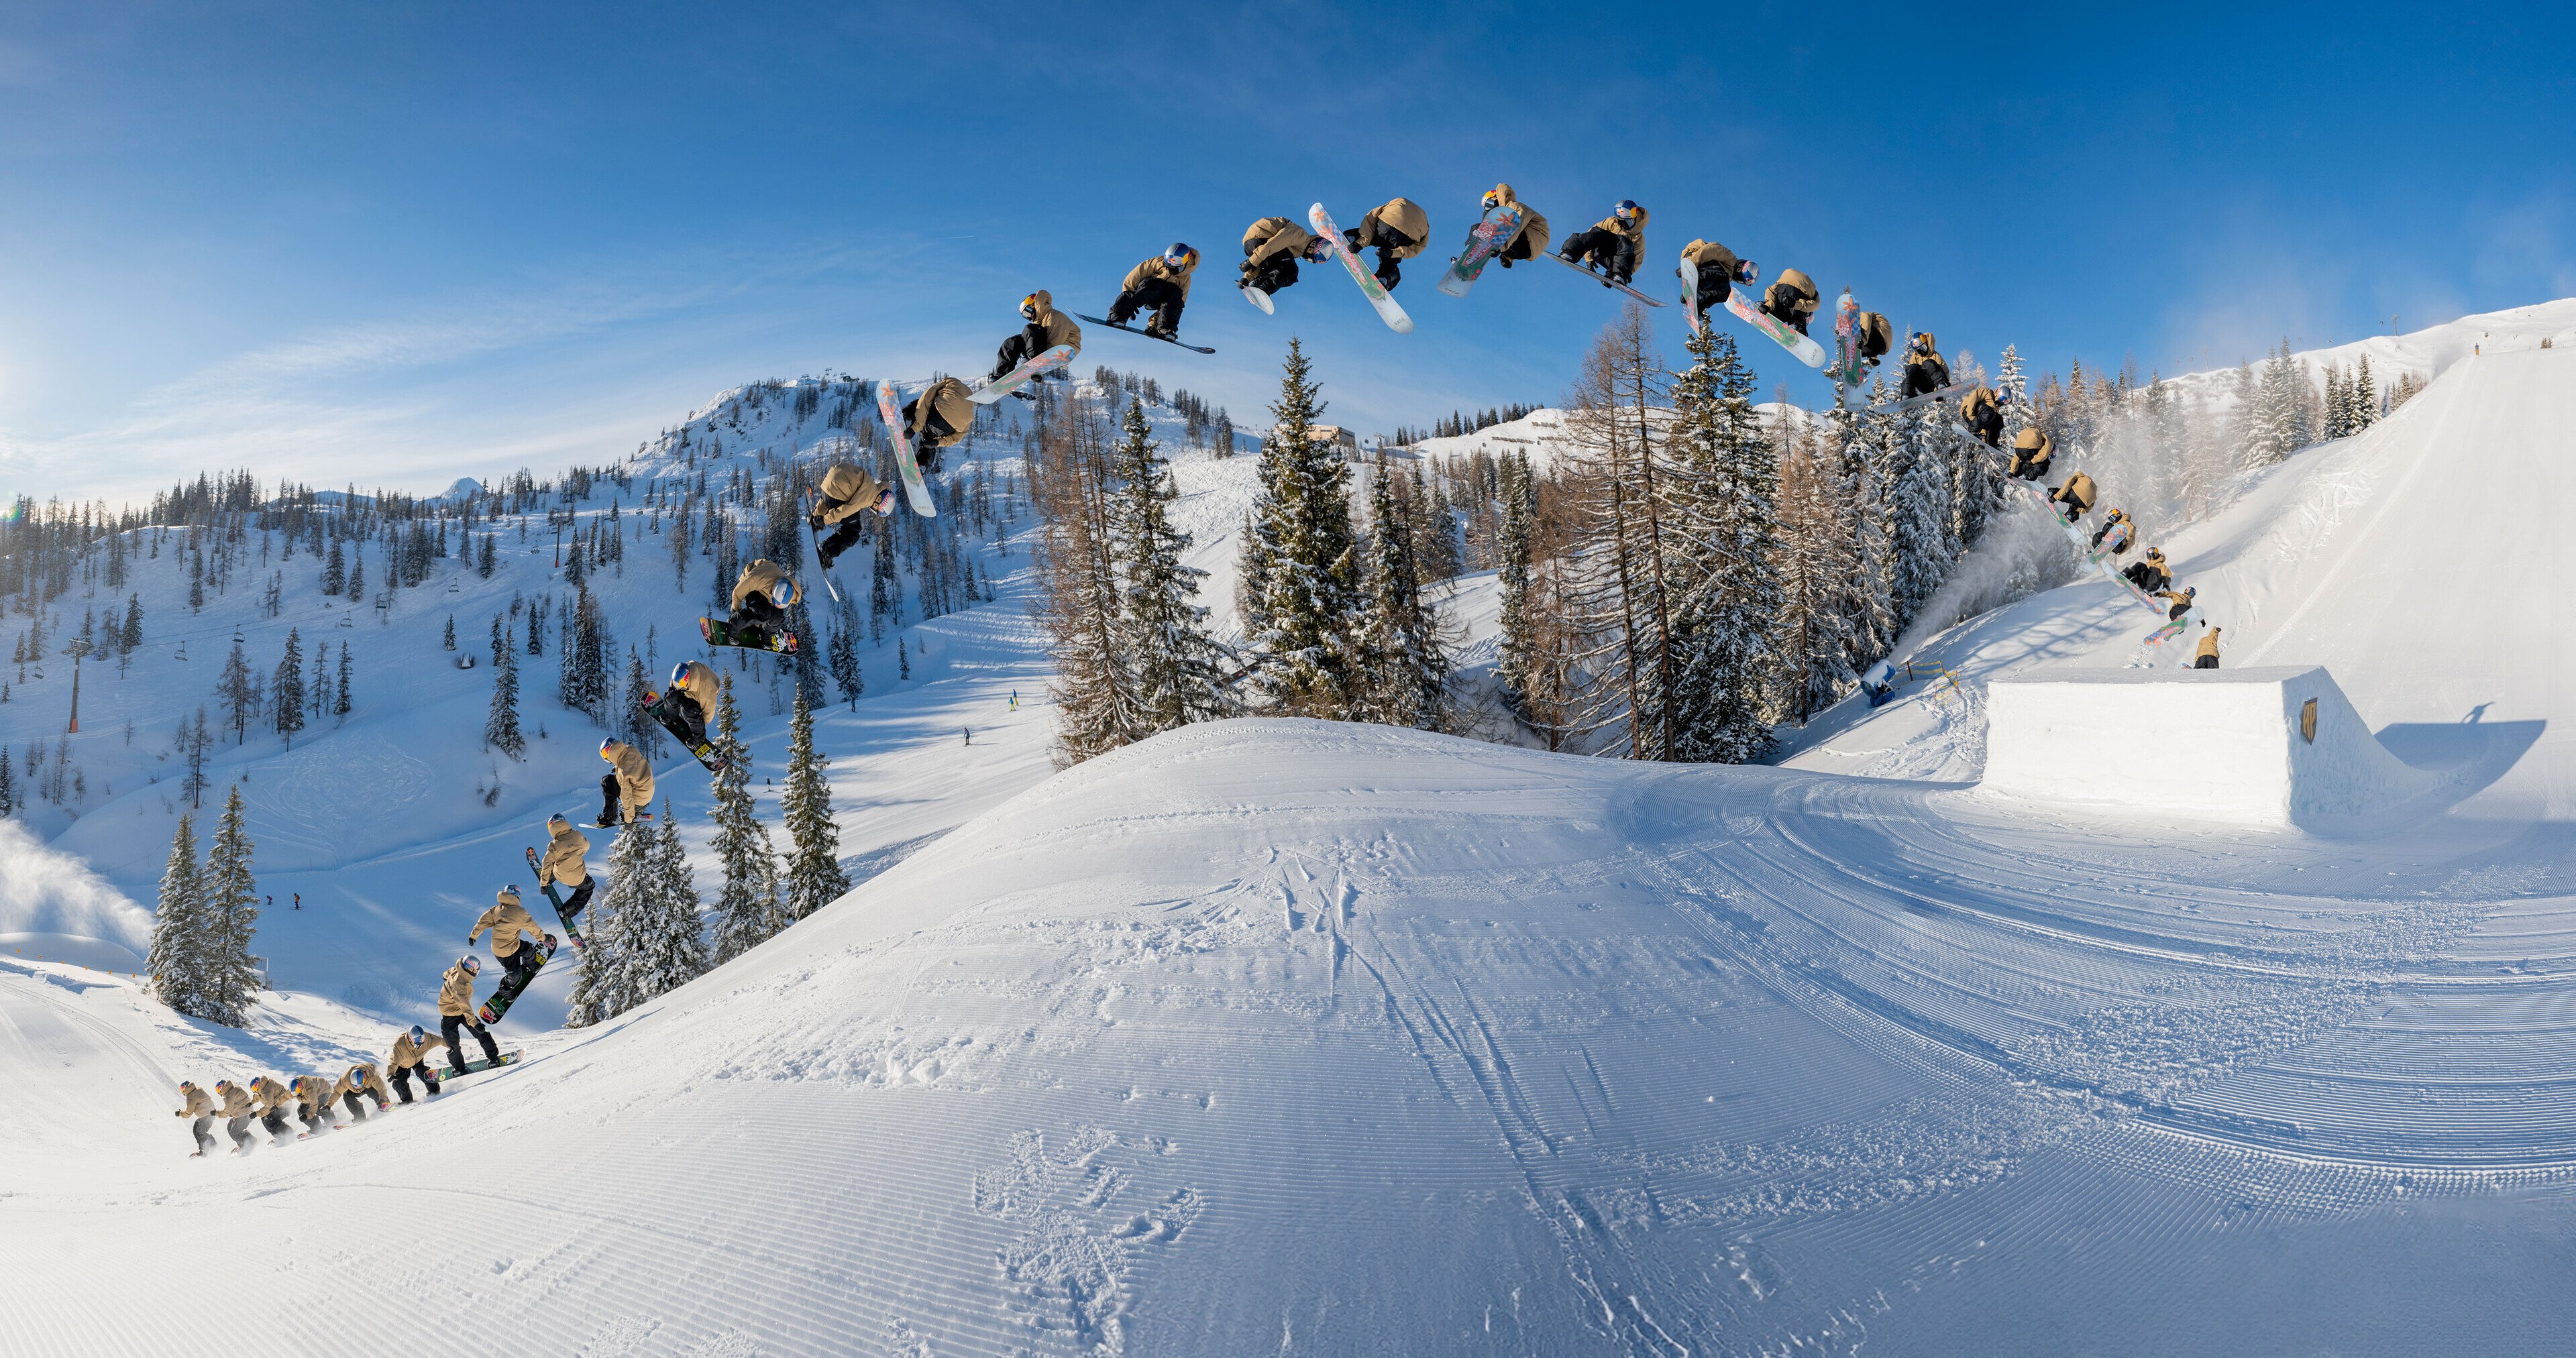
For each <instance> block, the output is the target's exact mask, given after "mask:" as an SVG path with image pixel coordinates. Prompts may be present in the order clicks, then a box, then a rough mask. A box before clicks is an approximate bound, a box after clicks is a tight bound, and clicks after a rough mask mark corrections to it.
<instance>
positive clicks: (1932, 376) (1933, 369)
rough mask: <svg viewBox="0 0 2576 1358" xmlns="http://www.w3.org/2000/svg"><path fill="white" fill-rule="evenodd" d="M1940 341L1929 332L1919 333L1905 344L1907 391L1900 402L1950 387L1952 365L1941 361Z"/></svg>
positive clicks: (1900, 397) (1901, 394) (1903, 393)
mask: <svg viewBox="0 0 2576 1358" xmlns="http://www.w3.org/2000/svg"><path fill="white" fill-rule="evenodd" d="M1939 343H1940V342H1939V341H1938V340H1935V339H1933V338H1932V332H1931V331H1929V330H1922V331H1917V332H1916V333H1915V336H1914V338H1912V339H1910V340H1907V341H1906V342H1905V390H1904V391H1903V392H1901V393H1899V399H1900V400H1911V399H1913V398H1914V397H1917V396H1929V395H1931V394H1932V393H1934V392H1936V391H1939V390H1940V389H1941V388H1943V387H1946V386H1948V385H1950V365H1949V364H1947V363H1944V362H1942V361H1941V350H1940V348H1939V347H1938V346H1939Z"/></svg>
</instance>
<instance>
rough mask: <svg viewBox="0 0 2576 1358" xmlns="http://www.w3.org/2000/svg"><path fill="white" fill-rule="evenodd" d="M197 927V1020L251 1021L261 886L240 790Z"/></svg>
mask: <svg viewBox="0 0 2576 1358" xmlns="http://www.w3.org/2000/svg"><path fill="white" fill-rule="evenodd" d="M198 890H199V897H198V906H197V908H198V911H199V915H198V927H199V929H200V931H201V933H202V935H203V937H204V939H205V952H204V962H203V969H202V971H201V972H200V973H199V975H200V976H201V978H202V984H203V986H204V989H203V991H202V992H201V993H200V1002H201V1003H202V1004H203V1005H204V1008H202V1009H200V1010H197V1011H195V1012H196V1016H197V1017H199V1018H204V1019H211V1020H213V1021H215V1022H217V1023H220V1024H223V1025H224V1026H226V1027H229V1028H238V1027H241V1026H242V1024H243V1023H244V1022H246V1021H248V1019H249V1017H250V1011H251V1009H252V1007H253V1006H255V1005H257V1004H258V1003H259V973H258V971H257V970H256V969H255V968H254V967H253V966H252V965H251V952H250V948H251V938H252V936H253V935H254V934H255V933H256V932H257V931H258V928H259V882H258V879H256V878H255V877H253V876H252V875H251V842H250V835H249V833H248V831H246V830H245V829H244V828H243V826H242V795H241V785H240V784H239V783H235V784H233V786H232V789H231V791H230V792H229V794H228V795H226V797H225V798H224V811H223V816H222V818H221V819H219V820H217V821H216V822H215V842H214V844H213V845H212V846H210V847H209V848H208V849H207V851H206V867H205V872H204V873H203V874H202V875H201V876H200V877H199V878H198Z"/></svg>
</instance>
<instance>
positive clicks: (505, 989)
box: [475, 934, 555, 1028]
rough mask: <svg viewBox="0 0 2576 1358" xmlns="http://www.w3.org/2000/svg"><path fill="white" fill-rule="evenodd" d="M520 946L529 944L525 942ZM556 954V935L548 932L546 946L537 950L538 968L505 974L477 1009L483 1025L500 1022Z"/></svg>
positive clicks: (488, 1025)
mask: <svg viewBox="0 0 2576 1358" xmlns="http://www.w3.org/2000/svg"><path fill="white" fill-rule="evenodd" d="M520 946H521V947H526V946H527V945H526V944H524V943H523V944H521V945H520ZM554 955H555V936H554V935H552V934H548V935H546V942H545V946H544V947H542V948H540V949H538V950H537V966H536V970H535V971H514V972H511V973H509V974H508V975H506V976H503V977H502V978H501V984H500V985H499V986H498V987H497V988H495V989H494V990H493V992H492V998H490V999H488V1000H485V1001H484V1002H483V1007H482V1008H481V1009H480V1010H478V1011H476V1013H475V1017H477V1018H479V1019H481V1020H483V1026H485V1027H487V1028H488V1027H490V1026H492V1025H493V1024H495V1023H498V1022H500V1021H501V1016H502V1015H503V1014H506V1013H509V1012H510V1006H511V1005H514V1004H517V1003H518V1002H519V996H521V995H523V994H525V993H526V992H527V989H528V983H529V982H531V981H534V980H535V979H537V972H540V971H544V970H545V969H546V963H547V962H548V961H550V960H552V959H553V957H554Z"/></svg>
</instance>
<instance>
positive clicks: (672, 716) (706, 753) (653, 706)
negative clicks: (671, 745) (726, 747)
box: [644, 689, 725, 773]
mask: <svg viewBox="0 0 2576 1358" xmlns="http://www.w3.org/2000/svg"><path fill="white" fill-rule="evenodd" d="M644 692H645V697H644V711H645V714H646V715H648V716H650V717H652V718H653V720H654V721H655V722H656V723H658V724H660V726H661V728H662V729H663V730H665V731H668V732H670V733H671V738H672V739H673V740H676V741H678V742H680V748H682V749H684V750H687V751H688V752H689V753H690V755H691V756H693V757H695V758H696V759H697V761H698V762H699V763H700V764H703V765H705V766H706V770H707V772H709V773H722V772H724V769H725V761H724V759H723V757H722V756H720V755H718V754H717V753H716V747H715V744H714V742H712V741H709V740H708V739H707V738H706V735H705V734H704V733H703V732H702V733H700V734H698V735H697V736H695V737H692V736H691V735H690V734H689V731H688V728H687V727H685V726H683V725H682V724H681V722H680V714H679V713H678V712H676V711H674V710H672V709H671V708H670V707H668V706H665V705H664V704H663V702H662V696H663V695H661V694H659V693H655V692H653V691H652V690H651V689H646V690H645V691H644Z"/></svg>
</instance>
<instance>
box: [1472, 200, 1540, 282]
mask: <svg viewBox="0 0 2576 1358" xmlns="http://www.w3.org/2000/svg"><path fill="white" fill-rule="evenodd" d="M1508 208H1519V209H1520V210H1521V229H1520V230H1519V231H1517V232H1514V233H1513V234H1512V238H1511V239H1510V240H1507V241H1505V242H1503V248H1502V250H1501V251H1500V252H1499V253H1497V254H1496V255H1495V256H1494V258H1495V259H1497V260H1499V261H1501V263H1502V266H1503V267H1504V268H1506V269H1508V268H1510V267H1512V261H1513V260H1516V259H1531V258H1535V257H1536V256H1537V255H1538V253H1539V252H1540V251H1542V250H1545V249H1546V248H1547V235H1548V232H1547V218H1545V217H1542V216H1540V215H1538V209H1537V208H1534V207H1531V206H1530V205H1529V204H1527V203H1524V202H1522V201H1521V200H1520V198H1519V197H1518V196H1517V195H1515V194H1514V193H1513V192H1512V186H1511V185H1509V184H1496V185H1495V186H1493V187H1492V188H1490V189H1487V190H1485V213H1486V215H1488V216H1491V215H1492V214H1494V213H1496V212H1501V211H1503V210H1505V209H1508Z"/></svg>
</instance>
